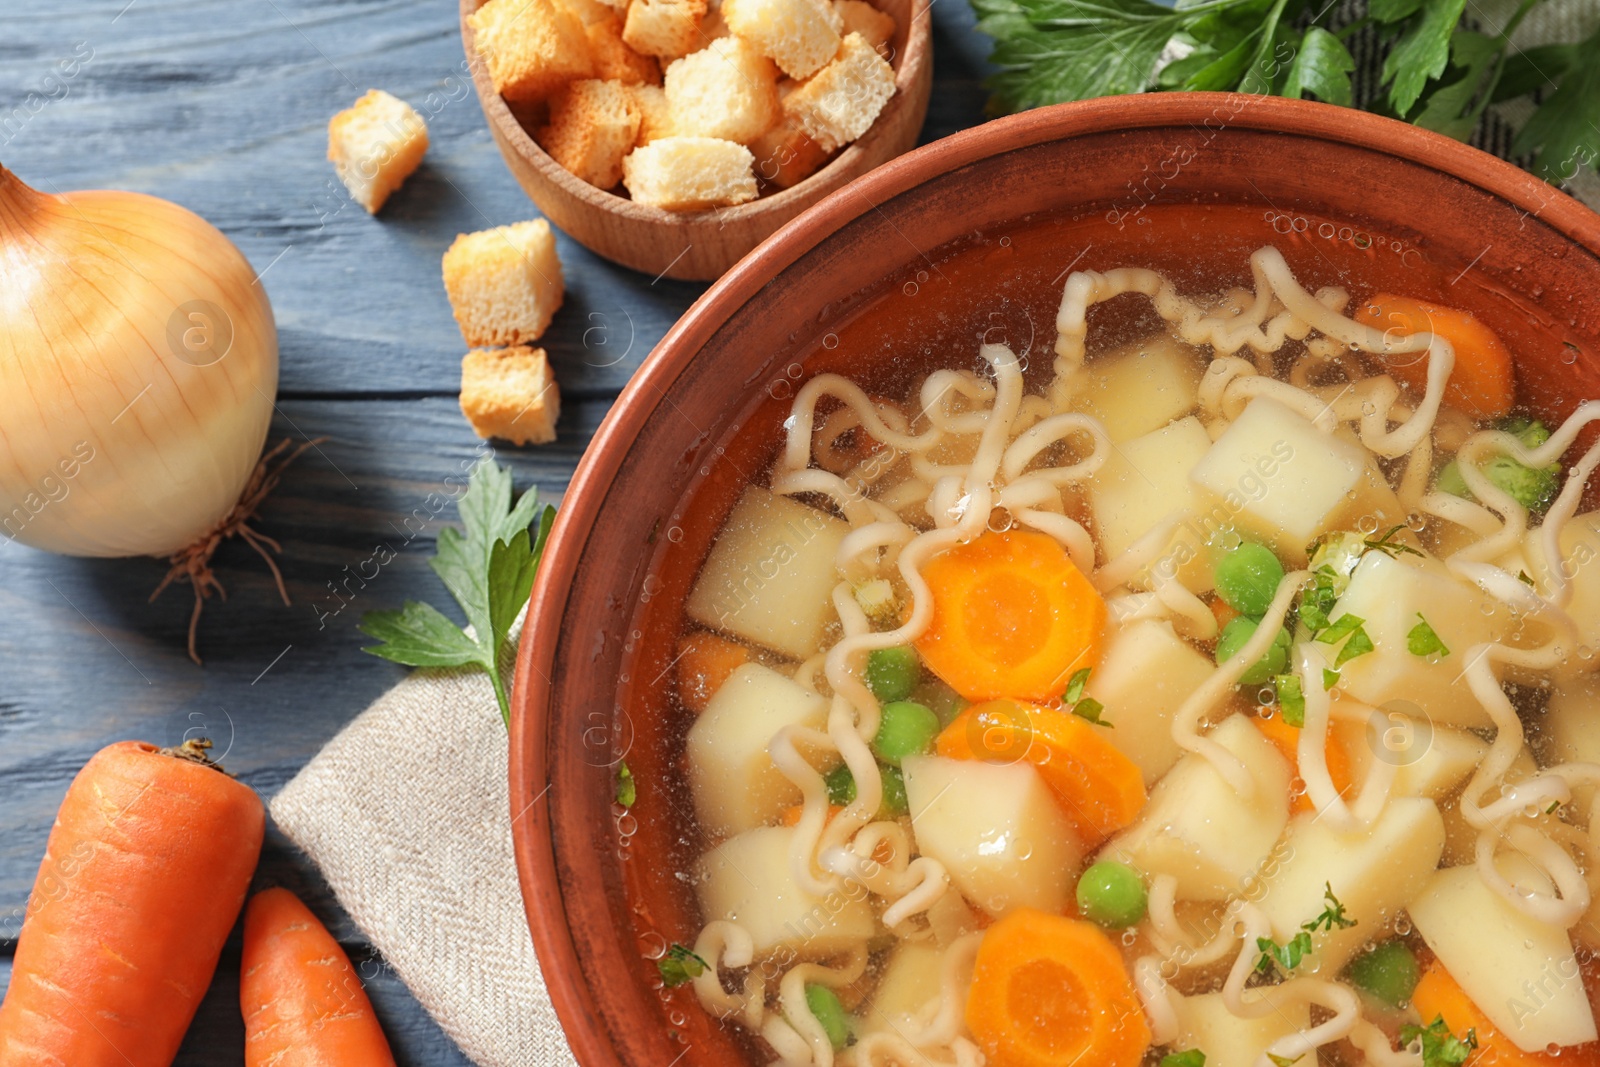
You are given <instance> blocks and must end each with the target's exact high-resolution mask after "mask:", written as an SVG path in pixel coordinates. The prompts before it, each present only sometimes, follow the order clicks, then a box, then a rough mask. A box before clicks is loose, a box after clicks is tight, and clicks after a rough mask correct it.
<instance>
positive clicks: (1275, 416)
mask: <svg viewBox="0 0 1600 1067" xmlns="http://www.w3.org/2000/svg"><path fill="white" fill-rule="evenodd" d="M1189 478H1190V480H1191V481H1192V482H1193V483H1194V485H1195V487H1196V488H1197V489H1199V490H1200V491H1201V493H1202V494H1203V496H1204V498H1205V500H1204V503H1205V505H1206V507H1207V508H1208V509H1209V511H1208V513H1207V517H1208V519H1209V520H1210V521H1212V522H1214V523H1215V524H1216V525H1219V526H1227V525H1233V526H1237V527H1238V528H1239V531H1240V532H1241V533H1243V534H1245V535H1246V536H1254V537H1258V538H1260V539H1261V540H1263V541H1265V542H1266V543H1267V544H1269V545H1271V546H1272V549H1273V550H1274V551H1275V552H1277V554H1278V555H1279V557H1281V558H1282V559H1283V560H1284V561H1285V562H1286V563H1288V564H1290V565H1292V566H1300V565H1302V564H1304V563H1305V562H1306V546H1307V545H1309V544H1310V543H1311V542H1312V541H1313V540H1314V539H1315V538H1316V537H1317V536H1318V535H1319V534H1323V533H1326V532H1328V531H1329V530H1343V529H1350V530H1354V529H1357V528H1358V526H1357V524H1358V523H1359V522H1360V521H1361V520H1362V519H1367V520H1368V526H1367V527H1363V528H1372V524H1374V523H1375V524H1376V528H1377V529H1386V528H1387V527H1389V526H1391V525H1393V524H1396V523H1403V522H1405V521H1406V513H1405V510H1404V509H1403V508H1401V506H1400V502H1399V501H1398V500H1397V499H1396V498H1395V495H1394V492H1393V491H1392V490H1390V488H1389V485H1388V483H1387V482H1386V481H1384V478H1383V475H1382V474H1381V473H1380V472H1379V471H1378V470H1377V469H1376V468H1375V467H1374V466H1373V465H1372V462H1371V460H1370V458H1369V456H1368V453H1367V451H1366V449H1364V448H1362V447H1361V446H1360V445H1359V444H1357V443H1356V442H1354V441H1350V440H1346V439H1345V438H1343V437H1339V436H1337V435H1330V434H1325V433H1322V432H1321V431H1319V430H1318V429H1317V428H1316V427H1314V426H1313V425H1312V424H1311V423H1310V421H1309V420H1307V419H1306V418H1305V417H1304V416H1302V415H1300V414H1299V413H1298V412H1295V411H1291V410H1290V409H1289V408H1287V407H1285V406H1284V405H1283V404H1280V403H1279V402H1278V401H1276V400H1273V399H1272V398H1270V397H1266V396H1258V397H1256V398H1255V399H1254V400H1252V401H1250V403H1249V404H1248V405H1246V407H1245V409H1244V411H1242V412H1240V414H1239V417H1238V418H1237V419H1235V420H1234V421H1233V424H1232V425H1231V426H1229V427H1228V429H1227V430H1226V431H1225V432H1224V433H1223V434H1222V436H1221V437H1219V438H1217V442H1216V444H1214V445H1213V446H1212V448H1211V451H1210V452H1209V453H1207V455H1206V457H1205V458H1204V459H1203V460H1201V461H1200V463H1199V464H1197V465H1196V466H1195V468H1194V470H1193V471H1192V472H1191V473H1190V475H1189Z"/></svg>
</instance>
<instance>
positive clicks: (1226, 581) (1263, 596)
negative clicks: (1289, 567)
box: [1213, 541, 1283, 615]
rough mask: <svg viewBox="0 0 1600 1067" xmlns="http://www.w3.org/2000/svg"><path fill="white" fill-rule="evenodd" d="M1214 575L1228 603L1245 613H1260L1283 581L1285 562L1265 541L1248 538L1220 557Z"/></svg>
mask: <svg viewBox="0 0 1600 1067" xmlns="http://www.w3.org/2000/svg"><path fill="white" fill-rule="evenodd" d="M1213 577H1214V578H1215V580H1216V583H1217V595H1218V596H1220V597H1221V598H1222V599H1223V600H1224V601H1225V602H1226V603H1227V604H1228V606H1229V607H1231V608H1233V609H1234V610H1235V611H1238V612H1239V613H1240V614H1243V615H1261V614H1263V613H1264V612H1265V611H1266V610H1267V608H1268V607H1269V606H1270V605H1271V604H1272V597H1273V595H1274V594H1275V593H1277V591H1278V585H1279V583H1280V582H1282V581H1283V564H1282V563H1279V562H1278V557H1277V556H1275V555H1273V554H1272V549H1270V548H1268V547H1267V546H1266V545H1261V544H1257V543H1256V542H1254V541H1245V542H1243V543H1242V544H1240V545H1239V547H1238V548H1236V549H1234V550H1233V551H1232V552H1229V553H1228V554H1227V555H1225V556H1223V557H1222V558H1221V559H1219V560H1217V565H1216V567H1215V569H1214V573H1213Z"/></svg>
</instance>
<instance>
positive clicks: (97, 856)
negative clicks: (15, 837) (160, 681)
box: [0, 741, 266, 1067]
mask: <svg viewBox="0 0 1600 1067" xmlns="http://www.w3.org/2000/svg"><path fill="white" fill-rule="evenodd" d="M208 746H209V742H188V743H186V744H185V745H184V746H183V748H182V749H181V750H177V751H172V750H163V749H159V748H157V747H156V746H154V745H146V744H140V743H137V742H133V741H124V742H121V743H119V744H114V745H110V746H108V747H106V748H103V749H101V750H100V751H99V752H98V753H96V754H95V755H94V757H93V758H91V759H90V760H89V762H88V763H87V764H86V765H85V766H84V768H83V770H81V771H79V772H78V776H77V778H75V779H74V780H73V782H72V785H71V787H69V788H68V790H67V796H66V799H65V800H63V801H62V803H61V810H60V811H59V812H57V814H56V824H55V827H54V828H53V829H52V830H51V831H50V840H49V843H48V844H47V845H46V847H45V854H44V862H43V863H42V864H41V865H40V867H39V877H38V879H37V881H35V882H34V887H33V895H32V896H31V897H30V898H29V903H28V912H27V916H26V918H25V919H24V920H23V924H22V934H21V937H20V939H19V940H18V942H17V954H16V960H15V962H14V964H13V967H12V971H11V986H10V988H9V989H8V990H7V991H6V998H5V1003H4V1004H0V1067H24V1065H26V1067H170V1064H171V1063H172V1059H173V1057H174V1056H176V1055H177V1053H178V1046H179V1044H180V1043H181V1042H182V1041H183V1035H184V1031H186V1030H187V1029H188V1028H189V1022H190V1020H191V1019H193V1018H194V1012H195V1009H196V1008H197V1007H199V1005H200V998H201V997H202V996H204V995H205V992H206V987H207V986H209V985H210V984H211V976H212V974H213V973H214V972H215V971H216V968H217V958H218V956H220V955H221V953H222V945H223V942H224V941H225V940H226V939H227V937H228V931H229V930H231V929H232V928H233V923H234V920H235V919H236V918H238V916H239V908H240V906H241V905H243V904H244V897H245V892H246V891H247V890H248V889H249V886H250V876H251V874H252V873H253V872H254V871H255V867H256V859H257V858H258V857H259V855H260V853H261V836H262V832H263V829H264V826H265V821H266V820H265V814H264V813H263V811H262V808H261V800H260V799H259V798H258V797H257V796H256V794H255V792H254V790H252V789H250V787H249V786H246V785H243V784H241V783H239V782H236V781H234V780H233V779H232V778H230V777H228V776H227V775H226V774H224V773H222V771H221V770H220V769H218V768H217V767H216V766H215V765H214V764H211V763H209V762H208V761H207V760H206V759H205V755H204V749H205V748H206V747H208Z"/></svg>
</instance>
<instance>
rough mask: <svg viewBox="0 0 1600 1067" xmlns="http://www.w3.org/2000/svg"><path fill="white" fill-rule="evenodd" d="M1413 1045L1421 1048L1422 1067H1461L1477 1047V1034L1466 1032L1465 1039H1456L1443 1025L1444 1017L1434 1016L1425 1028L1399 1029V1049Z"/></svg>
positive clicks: (1475, 1032)
mask: <svg viewBox="0 0 1600 1067" xmlns="http://www.w3.org/2000/svg"><path fill="white" fill-rule="evenodd" d="M1413 1044H1415V1045H1418V1046H1419V1047H1420V1048H1421V1051H1422V1067H1461V1064H1463V1063H1466V1062H1467V1057H1468V1056H1470V1055H1472V1052H1473V1050H1474V1049H1476V1048H1477V1047H1478V1033H1477V1031H1476V1030H1468V1031H1467V1036H1466V1037H1464V1038H1462V1037H1457V1036H1456V1035H1455V1034H1453V1033H1451V1032H1450V1028H1449V1027H1448V1026H1446V1025H1445V1023H1444V1016H1442V1015H1436V1016H1434V1018H1433V1022H1431V1023H1429V1024H1428V1025H1427V1026H1416V1025H1407V1026H1402V1027H1401V1028H1400V1045H1401V1047H1402V1048H1410V1047H1411V1046H1412V1045H1413Z"/></svg>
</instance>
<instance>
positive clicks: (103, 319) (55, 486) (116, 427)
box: [0, 167, 278, 556]
mask: <svg viewBox="0 0 1600 1067" xmlns="http://www.w3.org/2000/svg"><path fill="white" fill-rule="evenodd" d="M195 315H198V316H199V317H198V318H195V317H193V316H195ZM230 331H231V344H229V345H228V347H227V348H226V349H225V351H219V349H220V348H221V341H222V339H224V338H225V337H227V336H228V334H229V332H230ZM208 345H209V346H208ZM219 356H220V358H218V357H219ZM277 385H278V340H277V330H276V327H275V326H274V323H273V318H272V308H271V305H270V304H269V302H268V300H267V295H266V291H265V290H264V289H263V288H262V286H261V285H260V283H259V282H258V281H257V280H256V277H255V271H254V270H253V269H251V267H250V264H249V262H248V261H247V260H246V259H245V258H244V255H243V254H242V253H240V251H239V250H238V249H237V248H236V247H235V246H234V245H233V243H232V242H231V241H229V240H228V239H227V238H226V237H225V236H223V234H222V233H221V232H220V231H219V230H217V229H216V228H215V227H213V226H212V225H211V224H210V223H208V222H206V221H205V220H204V219H202V218H200V217H199V216H198V215H195V214H194V213H193V212H190V211H188V210H186V209H184V208H181V207H179V206H178V205H176V204H173V203H170V202H168V201H165V200H160V199H157V198H155V197H151V196H145V195H143V194H140V193H126V192H109V191H95V192H74V193H66V194H63V195H48V194H44V193H39V192H36V191H35V190H33V189H30V188H28V187H27V186H26V185H24V184H23V183H22V182H21V181H20V180H18V179H17V178H16V176H15V175H13V174H11V173H10V172H9V171H7V170H6V169H5V168H4V167H0V543H3V540H4V539H6V538H15V539H16V540H18V541H21V542H23V543H24V544H28V545H32V546H35V547H37V548H42V549H46V550H48V551H51V552H59V553H63V554H66V555H74V556H138V555H155V556H167V555H170V554H172V553H174V552H177V551H179V550H181V549H183V548H184V547H185V546H187V545H189V544H192V543H193V542H195V541H196V540H197V539H199V538H201V537H202V536H204V535H206V534H207V533H208V531H210V530H211V529H212V528H213V527H214V526H215V525H216V524H217V523H218V522H220V521H221V520H222V519H223V518H224V517H225V516H226V515H227V514H228V512H229V511H230V509H232V507H233V505H234V503H235V502H236V501H237V500H238V498H239V494H240V491H241V490H242V489H243V487H244V485H245V482H246V481H247V480H248V478H249V477H250V474H251V472H252V471H253V470H254V469H255V466H256V462H257V459H258V457H259V456H260V454H261V446H262V443H263V441H265V439H266V434H267V425H268V423H269V421H270V420H271V418H272V411H273V400H274V397H275V396H276V395H277Z"/></svg>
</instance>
